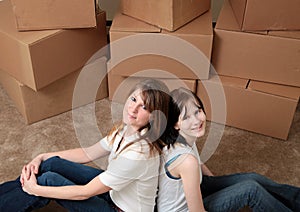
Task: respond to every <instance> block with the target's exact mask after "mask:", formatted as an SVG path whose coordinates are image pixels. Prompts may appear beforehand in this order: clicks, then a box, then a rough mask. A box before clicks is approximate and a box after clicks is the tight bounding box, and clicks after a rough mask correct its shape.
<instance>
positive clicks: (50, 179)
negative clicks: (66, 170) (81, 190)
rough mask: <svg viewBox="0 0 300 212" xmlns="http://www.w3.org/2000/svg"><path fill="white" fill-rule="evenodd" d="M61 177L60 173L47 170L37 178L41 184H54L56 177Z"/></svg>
mask: <svg viewBox="0 0 300 212" xmlns="http://www.w3.org/2000/svg"><path fill="white" fill-rule="evenodd" d="M58 177H59V174H57V173H55V172H45V173H43V174H42V175H41V176H39V177H38V178H37V182H38V184H39V185H43V186H53V185H54V182H55V181H56V179H57V178H58Z"/></svg>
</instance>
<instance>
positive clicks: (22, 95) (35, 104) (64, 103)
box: [0, 57, 108, 124]
mask: <svg viewBox="0 0 300 212" xmlns="http://www.w3.org/2000/svg"><path fill="white" fill-rule="evenodd" d="M102 73H104V74H106V58H104V57H103V58H99V59H97V60H95V61H94V62H93V63H90V64H88V65H86V66H85V67H83V68H82V69H79V70H78V71H76V72H74V73H71V74H69V75H68V76H66V77H64V78H62V79H60V80H58V81H56V82H54V83H52V84H51V85H48V86H47V87H45V88H43V89H41V90H40V91H37V92H35V91H33V90H32V89H30V88H29V87H27V86H25V85H24V84H22V83H20V82H18V81H17V80H16V79H14V78H13V77H11V76H10V75H9V74H7V73H6V72H5V71H2V70H0V83H1V84H2V86H3V87H4V89H5V90H6V92H7V93H8V95H9V96H10V98H11V99H12V100H13V101H14V103H15V105H16V107H17V109H18V110H19V111H20V113H21V114H22V115H23V117H24V119H25V121H26V122H27V123H28V124H31V123H34V122H37V121H40V120H43V119H46V118H49V117H52V116H55V115H58V114H60V113H63V112H66V111H68V110H71V109H72V100H73V98H75V97H73V95H74V96H75V94H74V90H75V85H76V83H78V82H77V80H78V76H79V74H80V75H81V77H82V76H85V78H86V84H85V85H84V86H82V87H83V88H82V89H80V92H82V93H77V96H76V102H74V105H73V106H74V108H75V107H79V106H82V105H85V104H88V103H91V102H94V101H95V100H99V99H102V98H105V97H107V96H108V87H107V77H105V78H104V79H103V80H102V81H101V85H100V87H99V82H100V80H99V78H101V77H99V75H101V74H102ZM95 76H98V77H95ZM76 86H78V84H77V85H76ZM95 87H97V88H98V87H99V89H98V93H97V95H96V98H95V96H93V95H91V94H90V93H91V90H92V89H95Z"/></svg>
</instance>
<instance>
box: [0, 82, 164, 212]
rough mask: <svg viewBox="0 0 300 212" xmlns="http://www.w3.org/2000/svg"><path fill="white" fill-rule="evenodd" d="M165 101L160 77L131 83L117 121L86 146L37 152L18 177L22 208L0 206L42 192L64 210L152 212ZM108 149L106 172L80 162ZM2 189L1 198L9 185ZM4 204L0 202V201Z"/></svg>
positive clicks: (33, 205)
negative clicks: (14, 202)
mask: <svg viewBox="0 0 300 212" xmlns="http://www.w3.org/2000/svg"><path fill="white" fill-rule="evenodd" d="M168 102H169V95H168V93H167V88H166V86H165V85H164V84H163V83H161V82H160V81H156V80H145V81H142V82H141V83H139V84H137V85H136V86H135V88H134V89H133V90H132V92H131V93H130V96H129V98H128V99H127V101H126V103H125V106H124V109H123V123H122V124H120V125H119V126H116V127H115V128H114V129H112V131H111V133H110V134H109V135H108V136H107V137H105V138H103V139H101V140H100V142H98V143H96V144H94V145H92V146H90V147H87V148H78V149H72V150H67V151H61V152H54V153H45V154H40V155H38V156H37V157H36V158H34V159H33V160H32V161H31V162H30V163H29V164H27V165H26V166H24V168H23V170H22V174H21V177H20V181H21V184H22V189H23V191H25V192H26V193H28V194H30V195H28V196H26V198H27V199H26V198H24V204H25V206H23V207H27V208H22V209H19V208H6V209H7V210H9V209H10V210H11V211H12V210H14V211H17V210H23V211H25V210H28V209H29V210H30V209H33V208H37V207H41V206H43V205H45V204H47V201H46V200H48V199H46V200H45V199H38V200H37V199H35V200H34V201H33V200H32V201H30V205H29V204H28V203H26V202H25V201H26V200H27V201H28V197H30V198H32V199H34V198H35V197H46V198H53V199H55V200H56V201H57V202H58V203H59V204H61V205H62V206H63V207H65V208H67V209H68V210H70V211H143V212H144V211H153V208H154V204H155V197H156V193H157V184H158V173H159V155H160V152H161V142H160V140H159V137H160V135H161V134H162V132H163V130H164V129H165V124H166V123H165V120H166V118H167V113H168V112H167V109H168ZM157 111H158V112H157ZM108 154H109V164H108V167H107V170H106V171H102V170H97V169H94V168H92V167H88V166H85V165H82V163H87V162H90V161H92V160H95V159H97V158H100V157H102V156H105V155H108ZM8 184H9V183H8ZM11 186H12V184H10V185H9V186H8V187H11ZM4 187H5V186H4ZM7 190H8V192H7V194H6V199H7V197H9V195H10V193H9V191H12V190H14V189H7ZM23 193H24V192H23ZM26 193H24V194H26ZM24 194H23V196H24ZM13 195H16V192H13ZM19 195H20V194H19ZM26 195H27V194H26ZM17 198H18V197H17ZM1 199H2V197H1ZM25 199H26V200H25ZM74 200H81V201H74ZM5 203H7V204H8V201H7V200H6V201H4V200H3V201H2V200H1V202H0V204H1V206H3V204H4V205H5ZM12 207H13V206H12ZM2 208H4V207H2Z"/></svg>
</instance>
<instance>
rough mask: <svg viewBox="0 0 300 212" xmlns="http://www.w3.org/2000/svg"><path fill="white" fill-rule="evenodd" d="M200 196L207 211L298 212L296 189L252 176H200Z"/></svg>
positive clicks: (299, 201) (299, 191) (299, 190)
mask: <svg viewBox="0 0 300 212" xmlns="http://www.w3.org/2000/svg"><path fill="white" fill-rule="evenodd" d="M201 192H202V196H203V202H204V206H205V208H206V210H208V211H238V210H239V209H241V208H243V207H244V206H246V205H248V206H249V207H250V208H252V210H253V211H264V212H268V211H270V212H271V211H283V212H284V211H300V188H298V187H295V186H290V185H285V184H279V183H276V182H274V181H272V180H270V179H268V178H266V177H264V176H262V175H259V174H256V173H240V174H232V175H225V176H213V177H209V176H203V180H202V183H201Z"/></svg>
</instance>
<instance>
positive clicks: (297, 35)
mask: <svg viewBox="0 0 300 212" xmlns="http://www.w3.org/2000/svg"><path fill="white" fill-rule="evenodd" d="M268 35H272V36H279V37H285V38H293V39H299V40H300V31H268Z"/></svg>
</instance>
